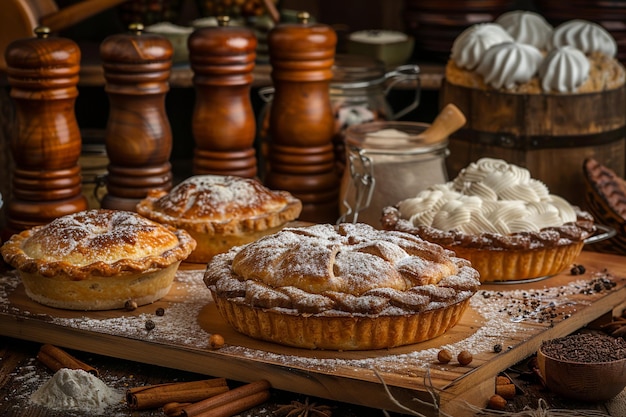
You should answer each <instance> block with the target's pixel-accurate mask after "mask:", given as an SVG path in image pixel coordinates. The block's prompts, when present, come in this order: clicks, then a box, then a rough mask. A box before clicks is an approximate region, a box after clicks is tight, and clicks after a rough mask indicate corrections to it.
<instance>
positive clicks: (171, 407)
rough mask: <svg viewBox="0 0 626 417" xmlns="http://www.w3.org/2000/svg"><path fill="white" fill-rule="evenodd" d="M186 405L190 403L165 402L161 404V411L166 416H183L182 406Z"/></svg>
mask: <svg viewBox="0 0 626 417" xmlns="http://www.w3.org/2000/svg"><path fill="white" fill-rule="evenodd" d="M188 405H191V403H178V402H172V403H167V404H164V405H163V412H164V413H165V415H166V416H167V417H184V412H183V407H187V406H188Z"/></svg>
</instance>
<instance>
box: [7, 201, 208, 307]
mask: <svg viewBox="0 0 626 417" xmlns="http://www.w3.org/2000/svg"><path fill="white" fill-rule="evenodd" d="M195 246H196V242H195V241H194V240H193V238H191V236H189V234H188V233H187V232H185V231H184V230H174V229H173V228H170V227H167V226H164V225H161V224H158V223H155V222H153V221H151V220H148V219H146V218H144V217H142V216H140V215H138V214H137V213H131V212H126V211H116V210H104V209H100V210H87V211H82V212H79V213H75V214H70V215H66V216H63V217H59V218H57V219H55V220H53V221H52V222H50V223H48V224H46V225H42V226H36V227H33V228H32V229H28V230H25V231H23V232H21V233H19V234H15V235H13V236H12V237H11V238H10V239H9V240H8V241H7V242H6V243H5V244H4V245H3V246H2V247H1V248H0V252H1V253H2V256H3V257H4V259H5V261H6V262H7V263H8V264H9V265H11V266H13V267H14V268H16V269H17V270H18V272H19V274H20V277H21V279H22V282H23V284H24V288H25V290H26V294H27V295H28V296H29V297H30V298H31V299H33V300H35V301H37V302H39V303H41V304H45V305H48V306H51V307H58V308H66V309H72V310H108V309H116V308H123V307H124V305H125V303H126V302H127V301H129V300H131V301H134V302H136V303H137V305H142V304H148V303H151V302H154V301H156V300H158V299H160V298H161V297H163V296H165V295H166V294H167V293H168V291H169V290H170V287H171V285H172V282H173V280H174V275H175V274H176V271H177V270H178V266H179V265H180V263H181V261H183V260H184V259H185V258H186V257H187V256H189V254H190V253H191V251H192V250H193V249H194V248H195Z"/></svg>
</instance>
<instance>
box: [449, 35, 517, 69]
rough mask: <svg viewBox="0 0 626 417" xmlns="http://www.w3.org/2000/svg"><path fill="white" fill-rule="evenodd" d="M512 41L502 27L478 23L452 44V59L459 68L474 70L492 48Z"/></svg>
mask: <svg viewBox="0 0 626 417" xmlns="http://www.w3.org/2000/svg"><path fill="white" fill-rule="evenodd" d="M512 41H513V38H512V37H511V35H509V34H508V33H507V31H506V30H504V28H503V27H502V26H500V25H498V24H495V23H478V24H476V25H473V26H470V27H469V28H467V29H465V30H464V31H463V32H461V34H460V35H459V36H457V38H456V39H455V40H454V43H453V44H452V54H451V58H452V60H453V61H454V63H455V64H456V65H457V66H458V67H460V68H465V69H468V70H473V69H474V68H475V67H476V66H477V65H478V63H479V62H480V61H481V60H482V58H483V55H484V54H485V52H486V51H487V50H488V49H489V48H490V47H492V46H493V45H497V44H499V43H502V42H512Z"/></svg>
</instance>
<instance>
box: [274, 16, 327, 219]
mask: <svg viewBox="0 0 626 417" xmlns="http://www.w3.org/2000/svg"><path fill="white" fill-rule="evenodd" d="M298 19H299V22H298V23H285V24H280V25H278V26H275V27H274V28H273V29H272V30H271V31H270V32H269V34H268V47H269V55H270V64H271V66H272V74H271V76H272V80H273V83H274V88H275V93H274V98H273V100H272V103H271V109H270V115H269V140H270V143H269V147H268V148H269V149H268V173H267V176H266V178H265V183H266V185H267V186H268V187H269V188H272V189H280V190H286V191H289V192H291V193H292V194H293V195H295V196H296V197H298V198H299V199H300V200H301V201H302V205H303V208H302V214H301V215H300V219H301V220H306V221H312V222H318V223H323V222H330V223H334V222H335V221H336V220H337V218H338V198H339V175H338V172H337V171H336V169H335V163H334V161H335V157H334V150H333V149H334V148H333V144H332V137H333V134H334V131H335V119H334V116H333V112H332V107H331V101H330V92H329V84H330V80H331V79H332V77H333V73H332V66H333V63H334V58H335V45H336V43H337V35H336V33H335V31H334V30H333V29H332V28H330V27H329V26H327V25H323V24H312V23H308V19H309V15H308V13H306V12H301V13H299V15H298Z"/></svg>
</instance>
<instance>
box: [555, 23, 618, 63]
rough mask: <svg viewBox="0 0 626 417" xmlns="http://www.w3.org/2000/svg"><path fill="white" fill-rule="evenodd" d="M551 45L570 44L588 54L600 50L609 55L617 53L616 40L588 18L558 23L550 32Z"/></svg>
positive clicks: (612, 55)
mask: <svg viewBox="0 0 626 417" xmlns="http://www.w3.org/2000/svg"><path fill="white" fill-rule="evenodd" d="M550 43H551V45H552V47H554V48H556V47H559V46H565V45H570V46H573V47H575V48H578V49H580V50H581V51H583V52H584V53H585V54H587V55H589V54H591V53H593V52H601V53H603V54H605V55H608V56H610V57H614V56H615V55H616V54H617V42H615V39H614V38H613V36H612V35H611V34H610V33H609V32H608V31H607V30H606V29H604V28H603V27H602V26H600V25H599V24H597V23H594V22H590V21H588V20H582V19H574V20H569V21H567V22H565V23H562V24H560V25H559V26H557V27H556V28H554V31H553V33H552V39H551V41H550Z"/></svg>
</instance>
